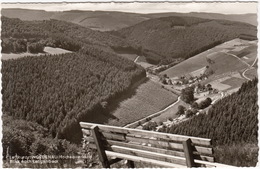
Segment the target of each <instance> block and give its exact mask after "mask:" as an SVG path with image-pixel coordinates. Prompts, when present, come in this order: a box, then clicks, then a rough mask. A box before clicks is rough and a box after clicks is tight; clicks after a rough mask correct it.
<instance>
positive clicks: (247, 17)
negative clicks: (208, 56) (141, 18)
mask: <svg viewBox="0 0 260 169" xmlns="http://www.w3.org/2000/svg"><path fill="white" fill-rule="evenodd" d="M149 16H151V17H155V18H159V17H167V16H190V17H198V18H204V19H221V20H229V21H238V22H244V23H249V24H251V25H254V26H257V15H256V14H219V13H205V12H191V13H174V12H170V13H154V14H149Z"/></svg>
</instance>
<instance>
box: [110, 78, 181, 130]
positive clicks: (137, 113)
mask: <svg viewBox="0 0 260 169" xmlns="http://www.w3.org/2000/svg"><path fill="white" fill-rule="evenodd" d="M176 100H177V95H174V94H173V93H171V92H169V91H167V90H165V89H163V88H162V87H161V86H160V85H159V84H157V83H155V82H152V81H150V80H149V81H147V82H145V83H143V84H141V85H140V86H139V87H138V88H137V89H136V91H135V94H134V95H133V96H132V97H130V98H128V99H126V100H124V101H122V102H120V104H119V106H118V108H117V109H116V110H115V111H113V112H112V113H111V114H113V116H115V117H116V119H111V120H109V121H108V124H110V125H117V126H123V125H126V124H128V123H131V122H134V121H136V120H139V119H141V118H144V117H146V116H148V115H151V114H153V113H156V112H158V111H160V110H161V109H163V108H165V107H167V106H168V105H170V104H172V103H173V102H175V101H176Z"/></svg>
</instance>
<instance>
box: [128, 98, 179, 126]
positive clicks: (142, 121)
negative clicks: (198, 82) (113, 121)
mask: <svg viewBox="0 0 260 169" xmlns="http://www.w3.org/2000/svg"><path fill="white" fill-rule="evenodd" d="M180 100H181V97H180V96H179V97H178V100H177V101H175V102H174V103H172V104H171V105H169V106H168V107H166V108H164V109H163V110H160V111H158V112H156V113H154V114H151V115H149V116H147V117H145V118H142V119H140V120H137V121H135V122H133V123H130V124H127V125H125V126H124V127H128V128H136V127H137V126H139V123H141V124H143V123H144V122H146V121H147V120H146V119H147V118H154V117H156V116H159V115H160V114H162V113H164V112H165V111H167V110H168V109H170V108H171V107H173V106H174V105H176V104H177V103H178V102H179V101H180Z"/></svg>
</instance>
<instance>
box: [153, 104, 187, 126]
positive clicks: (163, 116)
mask: <svg viewBox="0 0 260 169" xmlns="http://www.w3.org/2000/svg"><path fill="white" fill-rule="evenodd" d="M179 105H182V106H184V107H186V108H188V107H189V105H188V104H187V103H185V102H184V101H182V100H180V101H179V102H178V103H176V104H175V105H174V106H173V107H171V108H169V109H167V110H166V111H165V112H163V113H162V114H161V115H159V116H157V117H154V118H152V119H151V121H155V122H157V124H159V123H160V122H165V121H167V119H169V118H172V119H174V118H177V117H178V115H176V113H177V112H178V106H179Z"/></svg>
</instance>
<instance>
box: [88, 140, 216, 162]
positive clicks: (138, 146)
mask: <svg viewBox="0 0 260 169" xmlns="http://www.w3.org/2000/svg"><path fill="white" fill-rule="evenodd" d="M88 140H89V141H90V142H93V141H94V140H93V139H92V138H88ZM107 143H108V144H109V145H110V146H112V145H117V146H122V147H126V148H135V149H139V150H146V151H150V152H155V153H162V154H167V155H173V156H179V157H185V155H184V152H180V151H173V150H166V149H161V148H155V147H150V146H144V145H141V144H140V143H139V144H134V143H126V142H121V141H114V140H107ZM90 145H91V148H94V149H96V148H95V144H93V143H90ZM194 158H195V159H198V160H204V161H209V162H214V158H213V157H209V156H203V155H194Z"/></svg>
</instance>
